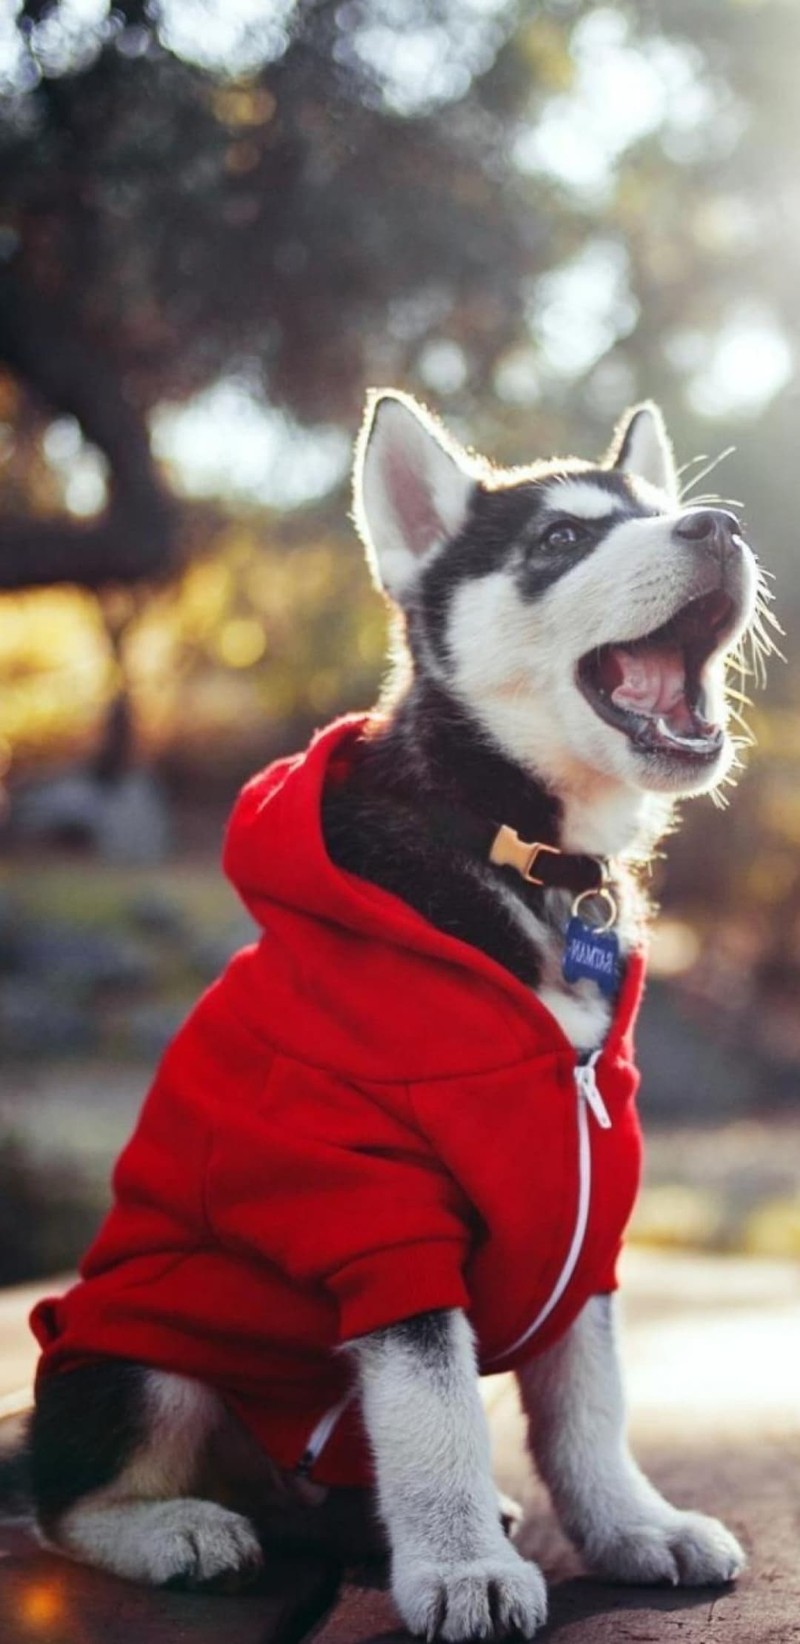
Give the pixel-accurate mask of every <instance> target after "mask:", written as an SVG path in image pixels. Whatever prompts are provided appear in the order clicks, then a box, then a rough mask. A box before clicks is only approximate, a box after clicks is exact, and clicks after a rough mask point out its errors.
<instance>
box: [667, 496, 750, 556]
mask: <svg viewBox="0 0 800 1644" xmlns="http://www.w3.org/2000/svg"><path fill="white" fill-rule="evenodd" d="M675 535H676V537H684V538H685V539H686V541H687V542H696V543H698V544H702V546H703V547H704V548H707V549H708V551H709V553H711V554H713V555H714V557H715V559H719V560H724V559H728V558H729V557H730V555H731V554H735V553H736V552H737V551H738V549H739V547H740V545H741V535H742V527H741V525H740V524H739V521H738V519H737V518H736V515H735V514H731V513H730V512H729V510H728V509H727V508H687V510H686V513H685V514H682V515H681V517H680V519H679V521H678V523H677V525H676V526H675ZM735 538H739V539H740V540H739V541H738V542H737V541H735V540H734V539H735Z"/></svg>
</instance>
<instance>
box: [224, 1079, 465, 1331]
mask: <svg viewBox="0 0 800 1644" xmlns="http://www.w3.org/2000/svg"><path fill="white" fill-rule="evenodd" d="M208 1207H209V1213H210V1216H211V1219H212V1222H213V1224H214V1226H215V1228H216V1229H217V1230H218V1232H219V1233H220V1235H221V1236H222V1237H223V1239H224V1240H225V1241H226V1242H228V1241H230V1240H235V1241H236V1242H237V1244H241V1242H242V1241H244V1243H245V1244H246V1246H247V1247H248V1248H249V1249H250V1250H251V1251H252V1252H253V1254H254V1255H255V1256H256V1257H257V1258H258V1259H260V1260H262V1261H263V1260H264V1259H266V1260H268V1261H269V1262H270V1263H272V1264H274V1265H275V1266H276V1267H277V1268H278V1269H279V1270H280V1272H281V1273H282V1274H283V1275H284V1277H285V1278H287V1279H289V1280H290V1281H292V1282H293V1283H294V1284H295V1285H297V1286H300V1287H301V1288H305V1287H307V1286H314V1287H316V1286H321V1287H323V1289H324V1290H325V1291H326V1292H327V1293H328V1295H329V1297H331V1298H332V1299H333V1300H334V1302H335V1303H336V1307H337V1313H338V1328H337V1339H338V1341H340V1342H344V1341H347V1340H349V1339H350V1338H351V1337H353V1336H359V1335H365V1334H367V1333H369V1332H370V1331H372V1330H377V1329H380V1328H381V1327H382V1326H385V1325H387V1324H392V1323H395V1322H397V1320H399V1319H403V1318H409V1317H411V1316H412V1315H413V1314H415V1313H420V1312H425V1311H427V1310H429V1309H432V1308H446V1307H466V1306H468V1295H467V1290H466V1286H465V1283H464V1278H463V1267H464V1263H465V1260H466V1257H467V1254H468V1251H469V1247H470V1243H471V1239H472V1237H473V1229H472V1228H471V1225H470V1223H471V1217H470V1209H469V1205H468V1203H467V1202H466V1201H465V1200H464V1198H463V1195H462V1194H461V1193H460V1191H459V1190H458V1188H457V1187H456V1184H455V1183H454V1182H453V1180H452V1178H451V1177H450V1176H449V1175H448V1174H447V1172H446V1171H445V1170H444V1169H443V1168H442V1167H441V1165H440V1164H439V1163H438V1162H437V1161H436V1159H435V1158H434V1157H433V1155H432V1153H431V1150H430V1148H429V1145H428V1144H427V1142H426V1141H425V1139H424V1138H423V1137H422V1136H421V1135H420V1134H419V1132H418V1131H416V1130H415V1128H414V1127H413V1122H412V1120H411V1118H410V1115H409V1112H408V1109H407V1101H406V1093H405V1088H404V1087H403V1086H402V1085H398V1086H390V1087H384V1088H383V1089H381V1090H380V1091H369V1092H368V1091H365V1090H362V1089H360V1088H358V1087H355V1086H353V1085H350V1084H348V1083H347V1082H346V1081H344V1080H342V1079H340V1078H339V1077H337V1076H336V1075H334V1074H331V1073H330V1072H328V1071H327V1070H325V1069H318V1068H314V1067H312V1066H309V1065H306V1064H301V1063H298V1062H297V1061H295V1060H293V1059H289V1058H283V1057H280V1056H279V1057H276V1059H275V1062H274V1063H273V1067H272V1070H271V1073H270V1078H269V1084H268V1087H267V1089H266V1091H265V1093H264V1094H263V1096H262V1099H261V1100H260V1102H259V1103H258V1104H257V1106H256V1107H254V1108H253V1109H251V1110H250V1112H249V1114H248V1115H246V1116H244V1115H241V1116H239V1120H238V1123H237V1126H236V1129H235V1131H234V1129H233V1128H232V1127H231V1126H229V1125H226V1126H225V1127H224V1129H222V1128H220V1131H219V1132H218V1135H217V1138H216V1141H215V1145H214V1151H213V1157H212V1160H211V1162H210V1165H209V1173H208Z"/></svg>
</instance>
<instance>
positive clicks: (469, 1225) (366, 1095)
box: [32, 719, 643, 1484]
mask: <svg viewBox="0 0 800 1644" xmlns="http://www.w3.org/2000/svg"><path fill="white" fill-rule="evenodd" d="M365 723H366V722H365V721H364V720H361V719H350V720H343V721H340V722H338V723H337V724H335V725H332V726H330V727H328V729H326V730H324V731H322V732H321V733H320V734H319V735H318V736H317V737H316V738H315V740H314V741H313V742H312V744H311V747H310V748H309V749H308V751H307V753H305V754H303V755H300V756H299V757H297V758H296V759H285V760H281V761H279V762H278V763H277V764H275V765H273V766H271V767H270V769H269V770H267V771H264V772H262V773H261V775H260V776H257V777H255V778H254V780H253V781H252V782H250V783H249V784H248V786H247V787H246V788H245V789H244V791H243V793H242V794H241V796H240V799H239V801H238V804H237V806H236V809H235V811H234V814H233V818H232V820H231V824H230V829H229V833H228V838H227V844H226V851H225V868H226V871H227V873H228V874H229V876H230V878H231V879H232V881H233V883H234V884H235V885H236V887H237V889H238V890H239V892H240V894H241V896H242V897H243V900H244V901H245V903H246V905H247V907H248V908H249V909H250V910H251V912H252V913H253V914H254V915H255V917H256V919H257V920H258V922H259V924H260V925H261V926H262V927H263V932H264V934H263V936H262V938H261V940H260V942H259V943H258V944H257V945H256V946H253V947H250V948H246V949H245V950H244V951H243V952H241V953H239V954H237V955H236V957H235V958H234V959H233V960H232V961H231V963H230V965H229V966H228V968H227V970H226V971H225V974H224V975H223V976H222V977H221V979H220V980H219V981H218V982H217V983H215V984H214V986H213V987H211V988H210V989H209V990H208V992H207V993H206V994H205V995H204V997H203V998H202V999H201V1000H200V1003H199V1004H198V1005H197V1007H196V1009H195V1010H194V1011H193V1012H192V1014H191V1016H190V1017H189V1019H188V1021H187V1022H186V1023H185V1025H184V1027H183V1028H182V1029H181V1031H180V1032H179V1034H178V1035H177V1038H176V1039H175V1040H174V1042H173V1044H172V1045H171V1046H170V1048H169V1050H168V1051H167V1053H166V1055H165V1057H164V1059H163V1062H162V1064H161V1067H160V1068H159V1071H158V1074H157V1076H156V1080H155V1083H154V1085H153V1087H152V1089H151V1091H150V1094H149V1096H148V1098H147V1101H146V1102H145V1105H144V1108H143V1110H142V1114H141V1117H140V1119H139V1123H138V1125H137V1128H136V1130H135V1133H134V1135H133V1138H132V1140H131V1141H130V1142H129V1143H128V1146H127V1147H126V1149H125V1151H124V1152H123V1154H122V1156H121V1158H120V1160H119V1162H118V1164H117V1168H116V1171H115V1175H114V1189H115V1202H114V1206H113V1208H112V1210H111V1211H110V1213H109V1215H108V1217H107V1219H106V1221H105V1223H104V1225H103V1226H102V1228H101V1230H100V1233H99V1234H98V1236H97V1238H96V1240H95V1242H94V1244H93V1246H92V1248H91V1249H90V1251H89V1253H88V1255H87V1256H86V1258H85V1261H84V1263H83V1266H82V1279H81V1281H80V1282H79V1283H78V1284H76V1285H75V1286H74V1287H73V1289H71V1290H70V1291H69V1292H68V1293H67V1294H66V1295H65V1296H63V1297H62V1298H61V1299H60V1300H52V1299H51V1300H49V1301H46V1302H43V1303H41V1304H40V1305H39V1306H38V1307H37V1308H36V1309H35V1311H34V1313H33V1316H32V1325H33V1329H34V1332H35V1334H36V1337H37V1339H38V1341H39V1343H40V1344H41V1346H42V1348H43V1354H42V1359H41V1361H40V1373H41V1372H42V1371H44V1372H46V1373H50V1372H51V1371H56V1370H61V1369H66V1368H69V1367H70V1366H72V1365H75V1364H77V1363H80V1362H85V1361H86V1360H87V1359H89V1358H92V1357H96V1356H98V1355H102V1354H115V1355H118V1356H120V1357H125V1358H134V1359H138V1360H141V1361H142V1362H144V1363H147V1364H152V1365H158V1366H161V1367H162V1368H164V1369H169V1370H174V1371H179V1372H182V1373H184V1374H186V1375H189V1376H195V1377H198V1378H200V1379H201V1380H203V1381H204V1382H207V1383H209V1384H211V1385H212V1386H213V1387H215V1388H217V1389H218V1391H219V1392H220V1394H221V1395H222V1397H223V1399H224V1400H225V1402H226V1404H227V1405H229V1406H230V1407H231V1408H232V1409H233V1410H234V1411H235V1412H236V1413H237V1415H238V1416H239V1417H240V1418H241V1419H242V1420H243V1421H244V1423H245V1424H246V1425H247V1427H248V1428H249V1429H250V1430H251V1432H252V1433H253V1435H254V1436H255V1438H256V1440H257V1441H258V1442H259V1443H260V1444H261V1445H263V1447H264V1449H265V1450H266V1451H267V1452H268V1453H269V1455H270V1456H271V1457H272V1458H273V1459H274V1460H275V1461H276V1462H278V1463H279V1464H280V1465H281V1466H284V1467H289V1468H291V1467H294V1466H296V1465H297V1464H298V1463H300V1461H301V1458H303V1457H305V1463H304V1465H305V1466H306V1467H308V1465H309V1463H310V1462H311V1460H312V1459H313V1461H314V1477H315V1478H317V1479H319V1480H320V1481H321V1482H323V1483H328V1484H365V1483H368V1482H369V1481H370V1477H371V1473H370V1460H369V1454H368V1451H367V1447H366V1443H365V1439H364V1435H363V1432H362V1430H361V1428H360V1424H359V1420H358V1409H357V1399H356V1398H355V1397H353V1396H352V1381H351V1376H352V1371H351V1366H350V1362H349V1359H348V1356H347V1355H346V1354H341V1353H337V1352H336V1351H335V1349H336V1347H337V1346H338V1345H339V1344H340V1343H341V1342H345V1341H347V1340H348V1338H350V1337H352V1336H358V1335H362V1334H364V1333H365V1332H367V1331H371V1330H376V1329H378V1328H379V1327H380V1326H382V1325H387V1324H391V1323H393V1322H394V1321H396V1320H398V1319H402V1318H407V1317H409V1316H410V1315H412V1314H414V1313H419V1312H422V1311H423V1310H425V1309H427V1308H440V1307H463V1308H465V1309H466V1310H467V1311H468V1313H469V1317H470V1319H471V1322H472V1325H473V1327H474V1329H475V1332H476V1336H477V1340H478V1344H479V1352H480V1359H481V1368H482V1370H485V1371H494V1370H507V1369H509V1368H510V1367H511V1366H513V1365H515V1364H518V1363H521V1362H522V1361H523V1360H524V1359H526V1358H527V1357H530V1356H532V1355H533V1354H535V1353H539V1352H541V1351H542V1350H543V1349H544V1348H546V1347H548V1346H550V1345H551V1343H552V1342H554V1341H555V1340H556V1339H557V1338H558V1337H559V1336H560V1335H561V1334H562V1333H563V1332H564V1331H565V1330H566V1329H567V1327H568V1326H569V1325H570V1323H571V1322H572V1320H573V1319H574V1318H575V1317H576V1315H577V1314H578V1313H579V1312H580V1310H581V1308H582V1307H583V1305H584V1303H585V1302H586V1300H587V1299H588V1297H589V1296H590V1295H592V1294H594V1293H595V1292H597V1291H599V1290H607V1289H611V1288H613V1286H614V1284H615V1276H614V1269H615V1262H616V1257H617V1254H618V1251H619V1247H620V1241H621V1238H622V1234H623V1230H624V1228H625V1225H626V1223H627V1220H628V1217H629V1215H630V1211H631V1208H632V1205H633V1201H634V1197H635V1193H636V1187H637V1182H638V1175H639V1160H640V1136H639V1128H638V1122H637V1118H636V1111H635V1106H634V1100H633V1098H634V1094H635V1090H636V1085H637V1074H636V1071H635V1069H634V1067H633V1065H632V1040H631V1034H632V1026H633V1019H634V1016H635V1012H636V1008H637V1005H638V1000H639V996H640V993H641V987H642V975H643V961H642V958H641V956H640V955H635V956H634V957H633V958H632V959H631V960H630V961H629V963H628V966H627V974H626V978H625V981H624V984H623V987H622V992H621V996H620V999H619V1004H618V1007H617V1011H616V1015H615V1018H614V1022H613V1025H612V1028H611V1032H610V1034H609V1036H608V1040H607V1042H606V1045H605V1048H604V1050H603V1053H602V1056H601V1057H600V1059H599V1061H598V1063H597V1066H596V1070H595V1072H596V1083H595V1078H594V1076H593V1074H592V1072H591V1070H589V1071H587V1070H585V1069H584V1070H581V1069H579V1068H578V1067H577V1057H576V1054H575V1051H574V1050H573V1048H572V1046H571V1044H570V1043H569V1041H568V1040H567V1038H566V1037H565V1035H564V1033H563V1032H562V1030H561V1028H560V1027H559V1026H558V1023H557V1022H556V1021H555V1019H554V1017H553V1016H552V1015H551V1014H550V1013H549V1011H547V1010H546V1009H545V1007H544V1006H543V1005H542V1004H541V1003H540V1002H539V1000H538V999H537V998H536V997H535V995H534V994H533V993H531V992H530V991H529V990H528V989H527V988H526V987H524V986H523V984H522V983H521V982H518V981H517V980H516V979H515V978H514V977H513V976H512V975H511V974H510V973H509V972H507V971H506V970H504V969H503V968H502V967H501V966H500V965H498V964H497V963H496V962H495V961H494V960H492V959H489V958H487V957H486V955H485V954H483V953H481V952H480V951H479V950H478V949H477V948H474V947H470V946H468V945H467V944H466V943H464V942H459V941H457V940H456V939H455V938H453V937H451V936H446V935H444V934H443V933H442V932H441V931H439V930H437V929H436V927H435V926H434V925H431V924H429V923H428V922H427V921H426V920H425V919H424V918H422V916H421V915H420V914H418V913H416V912H415V911H414V910H413V909H412V908H410V907H408V906H407V904H406V903H404V902H402V901H401V900H400V899H399V898H398V897H395V896H392V895H390V894H389V893H388V892H387V891H384V890H381V889H378V888H377V887H376V886H375V885H372V884H370V883H369V882H367V881H366V880H362V879H359V878H358V877H356V876H355V875H354V874H350V873H346V872H343V871H341V870H340V869H339V868H337V867H335V866H334V865H333V863H332V862H331V860H330V858H329V856H328V855H327V852H326V849H325V844H324V840H323V835H322V830H321V825H320V799H321V793H322V788H323V783H324V782H325V781H336V780H341V777H342V775H343V774H344V772H345V770H346V767H347V761H348V754H349V749H350V748H351V746H352V744H353V741H354V739H355V738H356V737H357V736H358V734H359V732H360V731H361V730H362V729H363V727H364V725H365ZM348 1396H349V1399H348ZM309 1450H310V1452H311V1455H309V1453H308V1452H309Z"/></svg>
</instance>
